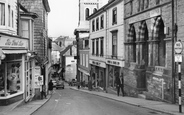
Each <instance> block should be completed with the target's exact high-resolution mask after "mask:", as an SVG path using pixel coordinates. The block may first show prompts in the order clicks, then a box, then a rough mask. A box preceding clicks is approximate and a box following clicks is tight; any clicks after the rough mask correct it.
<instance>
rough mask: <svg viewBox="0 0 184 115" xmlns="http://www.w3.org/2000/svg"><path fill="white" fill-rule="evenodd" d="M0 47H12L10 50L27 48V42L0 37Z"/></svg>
mask: <svg viewBox="0 0 184 115" xmlns="http://www.w3.org/2000/svg"><path fill="white" fill-rule="evenodd" d="M0 46H1V47H12V48H28V40H26V39H19V38H13V37H8V36H1V37H0Z"/></svg>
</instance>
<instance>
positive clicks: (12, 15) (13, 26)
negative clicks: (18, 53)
mask: <svg viewBox="0 0 184 115" xmlns="http://www.w3.org/2000/svg"><path fill="white" fill-rule="evenodd" d="M13 15H14V14H13V11H12V28H13V27H14V21H13V19H14V16H13Z"/></svg>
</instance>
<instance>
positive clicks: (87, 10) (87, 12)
mask: <svg viewBox="0 0 184 115" xmlns="http://www.w3.org/2000/svg"><path fill="white" fill-rule="evenodd" d="M88 17H89V8H86V20H87V18H88Z"/></svg>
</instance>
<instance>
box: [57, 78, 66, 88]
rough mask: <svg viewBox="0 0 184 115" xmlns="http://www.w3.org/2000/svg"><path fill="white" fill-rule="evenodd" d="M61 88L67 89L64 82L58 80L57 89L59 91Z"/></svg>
mask: <svg viewBox="0 0 184 115" xmlns="http://www.w3.org/2000/svg"><path fill="white" fill-rule="evenodd" d="M59 88H62V89H64V88H65V85H64V81H63V80H58V81H57V83H56V89H59Z"/></svg>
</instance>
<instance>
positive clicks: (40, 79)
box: [38, 75, 43, 85]
mask: <svg viewBox="0 0 184 115" xmlns="http://www.w3.org/2000/svg"><path fill="white" fill-rule="evenodd" d="M38 81H39V85H43V75H40V76H39V77H38Z"/></svg>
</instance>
